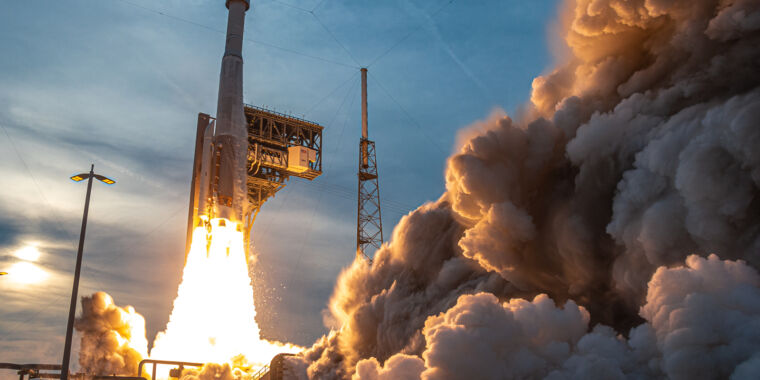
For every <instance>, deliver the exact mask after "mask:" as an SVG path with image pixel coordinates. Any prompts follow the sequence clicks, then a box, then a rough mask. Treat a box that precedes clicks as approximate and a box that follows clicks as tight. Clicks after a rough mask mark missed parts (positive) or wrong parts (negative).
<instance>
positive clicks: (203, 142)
mask: <svg viewBox="0 0 760 380" xmlns="http://www.w3.org/2000/svg"><path fill="white" fill-rule="evenodd" d="M226 6H227V9H228V11H229V15H228V20H227V42H226V45H225V50H224V56H223V58H222V70H221V74H220V76H219V98H218V103H217V110H216V118H213V117H211V116H209V115H207V114H204V113H200V114H199V115H198V127H197V131H196V142H195V160H194V165H193V176H192V183H191V190H190V207H189V214H188V228H187V233H188V240H187V248H188V249H189V246H190V240H191V236H192V230H193V228H195V227H197V226H208V225H209V223H211V222H212V221H214V220H215V221H218V223H220V224H225V225H226V223H234V224H235V225H236V226H237V228H238V229H239V230H240V231H243V232H245V237H246V240H248V239H249V238H250V230H251V227H252V225H253V221H254V220H255V217H256V215H257V213H258V211H259V209H260V208H261V206H262V204H263V203H264V202H265V201H266V200H267V199H268V198H269V197H271V196H274V194H275V193H276V192H277V191H279V190H280V189H282V188H283V187H284V186H285V182H286V181H287V180H288V178H289V177H290V176H297V177H301V178H306V179H309V180H312V179H314V178H316V177H317V176H319V175H320V174H322V126H320V125H318V124H316V123H313V122H309V121H307V120H303V119H301V118H296V117H292V116H288V115H285V114H282V113H278V112H274V111H269V110H266V109H263V108H260V107H255V106H250V105H245V104H244V103H243V55H242V50H243V30H244V27H245V15H246V12H247V11H248V10H249V9H250V0H226Z"/></svg>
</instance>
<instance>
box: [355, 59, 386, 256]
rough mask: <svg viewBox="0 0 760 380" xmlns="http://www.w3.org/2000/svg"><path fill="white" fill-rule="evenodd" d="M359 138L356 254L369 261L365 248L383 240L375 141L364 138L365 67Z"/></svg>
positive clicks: (376, 247)
mask: <svg viewBox="0 0 760 380" xmlns="http://www.w3.org/2000/svg"><path fill="white" fill-rule="evenodd" d="M361 73H362V138H361V140H360V141H359V173H358V177H359V199H358V209H357V217H356V255H357V256H360V255H361V256H363V257H364V258H366V259H367V260H370V261H371V260H372V259H371V258H370V257H369V255H368V252H367V250H368V249H372V248H374V249H378V248H380V245H381V244H382V243H383V219H382V216H381V213H380V184H379V183H378V174H377V159H376V156H375V142H374V141H370V140H369V139H368V138H367V129H368V128H367V69H366V68H362V69H361Z"/></svg>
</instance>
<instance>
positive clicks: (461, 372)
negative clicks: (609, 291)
mask: <svg viewBox="0 0 760 380" xmlns="http://www.w3.org/2000/svg"><path fill="white" fill-rule="evenodd" d="M686 263H687V266H686V267H681V268H675V269H667V268H665V267H662V268H660V269H658V270H657V272H656V273H655V275H654V277H653V278H652V280H651V281H650V283H649V293H648V295H647V302H646V304H645V305H644V306H643V307H642V308H641V316H642V317H644V318H645V319H646V320H647V322H648V323H646V324H642V325H641V326H639V327H636V328H634V329H633V330H632V331H631V333H630V339H628V340H626V339H625V338H623V337H622V336H620V335H618V334H617V333H616V332H615V331H614V330H613V329H612V328H610V327H607V326H604V325H597V326H595V327H594V328H593V330H592V331H591V332H589V333H586V332H587V330H588V322H589V315H588V312H587V311H586V310H585V309H584V308H583V307H580V306H578V305H576V304H575V303H574V302H573V301H568V302H566V303H565V305H564V306H562V307H561V308H560V307H557V306H555V304H554V302H553V301H552V300H551V299H549V298H548V297H547V296H546V295H543V294H542V295H539V296H536V297H535V298H534V299H533V301H532V302H529V301H526V300H523V299H512V300H510V301H508V302H504V303H500V302H499V301H498V299H497V298H496V297H495V296H493V295H492V294H487V293H480V294H477V295H465V296H462V297H460V298H459V300H458V301H457V304H456V305H455V306H454V307H452V308H451V309H449V310H447V311H446V312H445V313H442V314H440V315H438V316H433V317H430V318H428V320H427V321H426V323H425V327H424V328H423V334H424V335H425V339H426V341H427V348H426V349H425V351H424V352H423V353H422V359H420V358H419V357H417V356H408V355H404V354H397V355H394V356H393V357H391V358H390V359H388V360H387V361H386V363H385V367H381V366H380V365H379V364H378V362H377V360H375V359H365V360H362V361H360V362H359V364H358V365H357V371H356V374H355V375H354V379H383V378H388V379H419V378H423V379H431V380H432V379H465V378H477V379H505V378H547V379H552V380H560V379H592V378H603V379H625V378H632V379H651V378H662V377H664V375H666V376H667V377H668V378H672V379H701V378H706V379H719V378H723V379H725V378H729V377H731V378H741V379H750V378H757V377H758V376H760V367H758V366H757V358H758V357H760V307H758V305H760V303H758V302H760V275H758V273H757V271H755V270H754V269H752V268H750V267H748V266H747V265H746V264H745V263H744V262H741V261H739V262H735V261H722V260H720V259H718V257H717V256H715V255H711V256H710V257H709V258H708V259H703V258H700V257H698V256H696V255H693V256H690V257H689V258H688V259H687V261H686ZM463 352H466V353H467V354H466V355H463V354H462V353H463Z"/></svg>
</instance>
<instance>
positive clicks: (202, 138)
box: [188, 0, 250, 230]
mask: <svg viewBox="0 0 760 380" xmlns="http://www.w3.org/2000/svg"><path fill="white" fill-rule="evenodd" d="M226 5H227V9H228V11H229V15H228V19H227V42H226V45H225V49H224V56H223V57H222V69H221V73H220V75H219V98H218V101H217V110H216V120H212V119H211V118H210V117H209V116H208V115H204V114H201V115H199V121H198V132H197V133H198V135H197V136H196V150H195V163H194V164H195V165H194V173H193V174H194V175H193V184H192V190H193V191H192V193H191V199H190V202H191V209H190V212H191V213H193V214H194V215H191V217H190V218H189V220H188V221H190V220H192V221H193V225H194V226H198V225H202V224H203V223H208V222H209V221H210V220H211V219H223V220H227V221H229V222H233V223H237V226H238V228H239V229H240V228H242V227H241V226H242V224H244V222H245V221H244V216H245V215H246V213H247V211H248V207H249V202H248V191H247V190H248V189H247V170H246V164H247V155H248V132H247V122H246V118H245V114H244V110H243V56H242V50H243V30H244V26H245V13H246V11H247V10H248V9H249V8H250V0H226ZM193 203H194V204H193ZM193 206H194V207H193ZM221 223H224V222H221ZM194 226H188V230H190V229H191V228H192V227H194Z"/></svg>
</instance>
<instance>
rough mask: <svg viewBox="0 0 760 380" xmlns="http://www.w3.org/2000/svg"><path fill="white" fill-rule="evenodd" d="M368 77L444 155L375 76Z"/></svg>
mask: <svg viewBox="0 0 760 380" xmlns="http://www.w3.org/2000/svg"><path fill="white" fill-rule="evenodd" d="M368 73H369V72H368ZM369 75H370V76H371V77H372V79H374V80H375V83H376V84H377V85H378V86H379V87H380V89H381V90H383V92H385V95H388V97H389V98H391V100H392V101H393V103H396V105H397V106H398V108H399V109H401V111H402V112H403V113H404V114H406V117H407V118H409V120H411V121H412V123H413V124H414V125H415V126H416V127H417V129H418V130H419V131H420V132H421V133H422V135H423V136H425V138H426V139H427V140H428V141H430V143H431V144H433V145H434V146H435V147H436V148H438V150H439V151H440V152H441V153H443V154H444V155H445V154H446V152H445V151H444V150H443V148H441V146H440V145H438V143H437V142H435V140H433V139H432V138H431V137H430V136H428V134H427V133H425V130H424V129H423V128H422V125H420V123H418V122H417V120H415V119H414V118H413V117H412V115H411V114H410V113H409V111H407V110H406V108H404V106H402V105H401V103H399V102H398V101H397V100H396V98H394V97H393V95H391V94H390V92H388V90H386V89H385V86H383V85H382V83H380V81H379V80H378V79H377V78H375V76H374V75H372V73H369Z"/></svg>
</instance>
